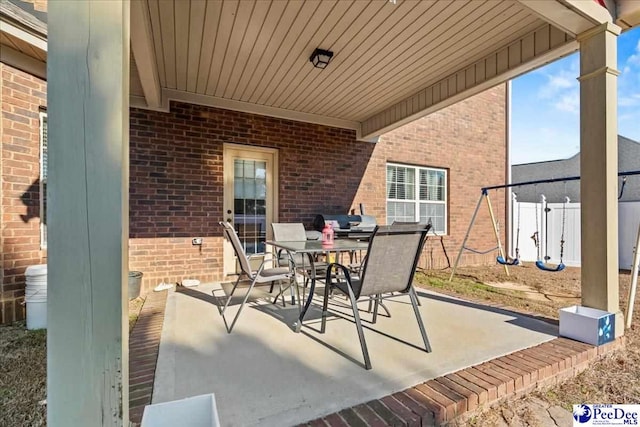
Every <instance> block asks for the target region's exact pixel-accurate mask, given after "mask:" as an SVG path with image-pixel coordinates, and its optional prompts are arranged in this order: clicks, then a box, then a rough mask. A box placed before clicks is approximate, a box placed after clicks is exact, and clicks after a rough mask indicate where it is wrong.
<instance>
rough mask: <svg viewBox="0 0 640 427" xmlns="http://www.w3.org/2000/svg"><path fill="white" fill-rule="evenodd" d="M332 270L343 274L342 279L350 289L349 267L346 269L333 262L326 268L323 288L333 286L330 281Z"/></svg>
mask: <svg viewBox="0 0 640 427" xmlns="http://www.w3.org/2000/svg"><path fill="white" fill-rule="evenodd" d="M334 268H337V269H339V270H342V272H343V273H344V278H345V280H346V281H347V285H348V286H349V287H350V288H351V271H350V270H349V267H346V266H344V265H342V264H340V263H337V262H333V263H331V264H329V265H328V266H327V275H326V281H325V283H326V285H325V286H335V285H334V284H333V283H332V281H331V272H332V271H333V269H334Z"/></svg>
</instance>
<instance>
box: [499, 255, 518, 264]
mask: <svg viewBox="0 0 640 427" xmlns="http://www.w3.org/2000/svg"><path fill="white" fill-rule="evenodd" d="M496 261H497V262H498V264H502V265H519V264H520V260H519V259H518V258H509V257H507V259H504V258H503V257H501V256H498V257H497V258H496Z"/></svg>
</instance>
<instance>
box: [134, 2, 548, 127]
mask: <svg viewBox="0 0 640 427" xmlns="http://www.w3.org/2000/svg"><path fill="white" fill-rule="evenodd" d="M145 1H146V6H147V10H148V19H149V21H150V26H151V33H152V39H153V46H154V49H155V57H156V63H157V72H158V77H159V80H160V85H161V87H163V88H167V89H174V90H179V91H184V92H188V93H194V94H199V95H208V96H212V97H216V98H219V99H228V100H234V101H243V102H246V103H250V104H257V105H262V106H271V107H276V108H281V109H286V110H292V111H298V112H304V113H311V114H316V115H319V116H324V117H335V118H340V119H344V120H351V121H363V120H365V119H366V118H368V117H371V116H372V115H373V114H375V113H377V112H379V111H382V110H384V109H385V108H387V107H389V106H390V105H393V104H394V103H396V102H398V101H399V100H401V99H404V98H406V97H407V96H409V95H411V94H413V93H415V92H416V91H418V90H420V89H422V88H424V87H427V86H428V85H430V84H433V83H434V82H437V81H438V80H440V79H442V78H443V77H445V76H447V75H448V74H450V73H451V72H452V70H459V69H462V68H464V67H465V66H466V65H468V64H472V63H473V62H474V61H476V60H478V59H480V58H482V57H484V56H486V55H487V54H489V53H491V52H494V51H496V49H497V48H499V47H504V46H507V45H509V43H510V42H512V41H513V40H516V39H518V38H519V37H522V36H524V35H526V34H528V33H530V32H532V31H534V30H536V29H537V28H540V27H542V26H544V25H545V22H543V21H542V20H541V19H539V18H538V17H537V16H535V15H533V14H532V13H531V12H530V11H529V10H527V9H525V8H524V7H523V6H521V5H520V4H519V3H517V2H515V1H497V0H489V1H481V0H433V1H425V0H423V1H418V0H397V2H396V4H393V3H392V2H389V1H386V0H372V1H366V0H307V1H302V0H291V1H284V0H274V1H267V0H224V1H205V0H145ZM317 47H319V48H322V49H327V50H331V51H333V52H334V57H333V60H332V61H331V63H330V64H329V66H328V67H327V68H326V69H324V70H321V69H316V68H314V67H313V66H312V64H311V63H310V62H309V56H310V55H311V53H312V51H313V50H314V49H315V48H317ZM135 71H136V70H135V69H134V70H132V74H133V73H135ZM135 78H137V76H134V79H135Z"/></svg>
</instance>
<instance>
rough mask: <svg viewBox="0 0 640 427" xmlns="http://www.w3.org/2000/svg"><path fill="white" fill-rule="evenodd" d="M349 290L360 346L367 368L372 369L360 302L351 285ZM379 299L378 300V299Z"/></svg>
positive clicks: (348, 287)
mask: <svg viewBox="0 0 640 427" xmlns="http://www.w3.org/2000/svg"><path fill="white" fill-rule="evenodd" d="M347 289H348V290H349V300H351V308H352V309H353V317H354V319H355V321H356V328H357V329H358V338H360V347H362V355H363V356H364V367H365V369H371V360H370V359H369V351H368V350H367V342H366V341H365V340H364V331H363V330H362V322H360V315H359V314H358V304H357V301H356V297H355V296H354V295H353V291H352V290H351V286H347ZM376 301H377V300H376Z"/></svg>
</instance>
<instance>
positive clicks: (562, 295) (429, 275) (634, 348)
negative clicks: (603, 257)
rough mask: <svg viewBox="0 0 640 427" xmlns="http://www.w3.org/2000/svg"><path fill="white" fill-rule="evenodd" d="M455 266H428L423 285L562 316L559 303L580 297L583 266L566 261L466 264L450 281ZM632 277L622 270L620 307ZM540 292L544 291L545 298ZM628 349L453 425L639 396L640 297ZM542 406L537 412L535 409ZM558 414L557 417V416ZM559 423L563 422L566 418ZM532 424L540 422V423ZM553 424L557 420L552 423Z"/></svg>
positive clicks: (508, 421) (513, 420)
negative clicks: (549, 265)
mask: <svg viewBox="0 0 640 427" xmlns="http://www.w3.org/2000/svg"><path fill="white" fill-rule="evenodd" d="M449 275H450V270H440V271H424V272H421V273H419V274H417V275H416V282H418V283H419V284H420V286H423V287H426V288H430V289H433V290H436V291H438V292H443V293H447V294H451V295H455V296H458V297H462V298H465V299H469V300H474V301H478V302H488V303H496V304H501V305H504V306H506V307H508V308H511V309H513V310H514V311H521V312H527V313H535V314H539V315H541V316H544V317H551V318H557V317H558V309H559V308H561V307H566V306H568V305H573V304H579V303H580V269H579V268H572V267H567V268H566V269H565V270H564V271H562V272H557V273H551V272H544V271H541V270H538V269H537V268H536V267H535V265H525V266H524V267H511V268H510V275H509V276H507V275H506V274H505V273H504V270H503V269H502V267H501V266H498V265H496V266H491V267H469V268H461V269H459V272H458V273H457V274H456V276H455V278H454V280H453V281H451V282H449V280H448V279H449ZM630 282H631V277H630V273H629V272H621V273H620V275H619V283H620V308H621V310H623V311H624V309H625V308H626V304H627V294H628V290H629V286H630ZM540 295H542V296H544V299H543V298H540ZM625 335H626V346H625V348H624V349H623V350H621V351H618V352H615V353H613V354H609V355H607V356H606V357H605V358H603V359H601V360H599V361H598V362H595V363H593V364H592V365H591V366H590V367H589V369H587V370H586V371H584V372H583V373H581V374H580V375H578V376H577V377H576V378H572V379H569V380H568V381H566V382H565V383H563V384H561V385H558V386H555V387H553V388H550V389H548V390H546V391H543V392H542V391H541V392H535V393H532V394H530V395H528V396H526V397H524V398H521V399H512V400H510V401H507V402H504V403H502V404H500V405H496V406H494V407H492V408H489V409H488V410H486V411H485V412H484V413H479V414H476V416H473V417H472V418H470V419H466V420H465V421H464V423H463V424H455V423H454V425H474V426H485V425H496V426H501V425H508V426H511V425H531V423H530V422H529V423H525V422H523V423H522V424H519V423H520V421H524V420H526V419H529V420H533V418H531V414H534V413H540V407H541V406H544V407H545V408H547V410H548V412H549V414H550V415H551V416H552V418H554V417H556V416H557V415H558V414H562V412H561V411H559V410H558V409H559V408H562V409H564V410H566V411H571V410H572V405H573V404H578V403H591V404H593V403H628V404H631V403H638V402H640V382H639V381H638V378H640V299H638V298H636V303H635V311H634V322H633V324H632V327H631V328H630V329H627V330H626V332H625ZM536 411H537V412H536ZM554 420H555V418H554ZM555 421H556V424H558V425H561V423H557V420H555ZM533 425H536V424H535V423H534V424H533ZM551 425H553V424H551Z"/></svg>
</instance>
